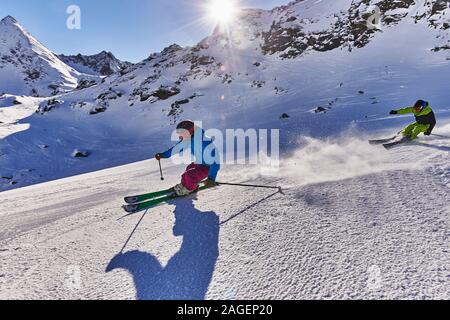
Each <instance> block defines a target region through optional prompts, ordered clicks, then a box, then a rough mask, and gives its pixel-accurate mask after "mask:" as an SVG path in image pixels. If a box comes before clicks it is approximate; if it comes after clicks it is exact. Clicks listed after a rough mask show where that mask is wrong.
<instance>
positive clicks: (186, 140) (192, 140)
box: [155, 120, 220, 196]
mask: <svg viewBox="0 0 450 320" xmlns="http://www.w3.org/2000/svg"><path fill="white" fill-rule="evenodd" d="M177 134H178V135H179V138H180V142H179V143H178V144H176V145H175V146H174V147H172V148H170V149H169V150H167V151H165V152H163V153H158V154H156V156H155V158H156V159H157V160H161V159H168V158H170V157H172V156H174V155H177V154H179V153H181V152H183V151H185V150H187V149H190V152H191V155H193V156H194V158H195V162H193V163H191V164H190V165H189V166H188V167H187V168H186V172H185V173H183V175H182V177H181V183H180V184H177V185H176V186H175V187H174V190H175V192H176V194H177V195H179V196H186V195H189V194H191V193H193V192H195V191H196V190H197V189H198V187H199V183H200V182H201V181H203V180H205V179H207V180H206V182H205V186H206V187H214V186H216V185H217V183H216V178H217V173H218V172H219V170H220V161H219V154H218V151H217V147H216V145H215V144H214V142H213V140H212V139H211V138H209V137H207V136H206V135H205V132H204V130H203V129H202V128H200V127H197V126H196V125H195V123H194V122H192V121H190V120H187V121H182V122H181V123H180V124H178V126H177Z"/></svg>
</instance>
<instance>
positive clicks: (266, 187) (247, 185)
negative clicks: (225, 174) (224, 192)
mask: <svg viewBox="0 0 450 320" xmlns="http://www.w3.org/2000/svg"><path fill="white" fill-rule="evenodd" d="M217 184H218V185H219V186H220V185H223V186H236V187H249V188H264V189H278V191H279V192H280V193H283V189H282V188H281V187H274V186H263V185H256V184H244V183H228V182H217Z"/></svg>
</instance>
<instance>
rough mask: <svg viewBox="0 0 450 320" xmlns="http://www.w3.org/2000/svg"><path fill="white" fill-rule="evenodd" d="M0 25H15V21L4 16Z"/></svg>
mask: <svg viewBox="0 0 450 320" xmlns="http://www.w3.org/2000/svg"><path fill="white" fill-rule="evenodd" d="M0 23H3V24H15V23H17V20H16V19H14V18H13V17H11V16H6V17H4V18H3V19H2V20H1V21H0Z"/></svg>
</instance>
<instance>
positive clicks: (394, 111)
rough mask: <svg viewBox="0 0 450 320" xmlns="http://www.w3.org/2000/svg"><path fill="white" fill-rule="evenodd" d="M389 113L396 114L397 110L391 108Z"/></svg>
mask: <svg viewBox="0 0 450 320" xmlns="http://www.w3.org/2000/svg"><path fill="white" fill-rule="evenodd" d="M389 114H398V111H396V110H391V112H389Z"/></svg>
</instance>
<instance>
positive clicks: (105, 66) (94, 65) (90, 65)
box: [58, 51, 132, 76]
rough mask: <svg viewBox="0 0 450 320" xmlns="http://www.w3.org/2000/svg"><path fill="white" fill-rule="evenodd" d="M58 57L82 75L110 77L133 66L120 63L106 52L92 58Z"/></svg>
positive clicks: (127, 63)
mask: <svg viewBox="0 0 450 320" xmlns="http://www.w3.org/2000/svg"><path fill="white" fill-rule="evenodd" d="M58 57H59V58H60V59H61V60H62V61H64V62H65V63H66V64H67V65H69V66H71V67H72V68H74V69H75V70H77V71H79V72H81V73H87V74H92V75H100V76H110V75H112V74H114V73H117V72H120V71H121V70H123V69H125V68H127V67H129V66H131V65H132V63H130V62H124V61H120V60H119V59H117V58H116V57H115V56H114V55H113V54H112V53H111V52H106V51H102V52H100V53H99V54H95V55H92V56H85V55H82V54H78V55H76V56H66V55H63V54H60V55H59V56H58Z"/></svg>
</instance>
